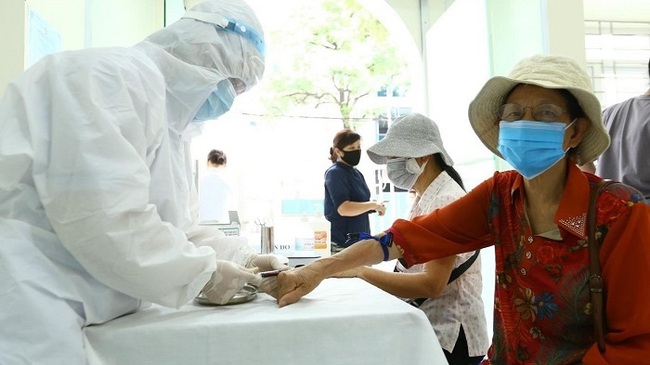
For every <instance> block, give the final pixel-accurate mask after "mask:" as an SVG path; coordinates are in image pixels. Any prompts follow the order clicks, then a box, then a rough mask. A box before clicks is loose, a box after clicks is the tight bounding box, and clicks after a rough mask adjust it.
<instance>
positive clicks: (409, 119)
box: [367, 113, 454, 166]
mask: <svg viewBox="0 0 650 365" xmlns="http://www.w3.org/2000/svg"><path fill="white" fill-rule="evenodd" d="M367 152H368V157H370V159H371V160H372V161H373V162H374V163H376V164H380V165H381V164H385V163H386V161H387V160H388V157H413V158H415V157H422V156H429V155H433V154H436V153H440V154H441V155H442V159H443V160H444V161H445V163H446V164H447V165H449V166H453V164H454V161H452V159H451V157H449V155H448V154H447V151H445V148H444V146H443V145H442V138H441V137H440V131H439V130H438V126H437V125H436V123H435V122H434V121H433V120H431V119H429V118H427V117H425V116H424V115H422V114H419V113H413V114H409V115H406V116H404V117H401V118H399V119H397V120H395V122H394V123H393V124H392V125H391V126H390V128H388V132H387V133H386V137H384V139H382V140H381V141H379V142H377V143H375V144H374V145H373V146H371V147H370V148H368V150H367Z"/></svg>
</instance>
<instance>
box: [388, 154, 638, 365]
mask: <svg viewBox="0 0 650 365" xmlns="http://www.w3.org/2000/svg"><path fill="white" fill-rule="evenodd" d="M568 170H569V171H568V175H567V181H566V186H565V189H564V193H563V196H562V199H561V202H560V205H559V208H558V211H557V212H556V215H555V223H556V224H557V226H558V231H559V232H555V234H551V233H549V234H544V235H533V234H532V233H531V229H530V226H529V224H528V221H527V218H526V215H525V212H524V196H525V194H524V185H523V179H522V177H521V175H519V174H518V173H517V172H515V171H508V172H503V173H500V172H497V173H495V174H494V176H493V177H492V178H491V179H488V180H486V181H485V182H483V183H482V184H481V185H479V186H478V187H476V188H475V189H474V190H472V191H470V192H469V193H468V194H467V195H465V196H464V197H462V198H460V199H459V200H457V201H455V202H454V203H451V204H450V205H447V206H445V207H443V208H441V209H438V210H436V211H434V212H432V213H430V214H428V215H425V216H421V217H417V218H414V219H413V220H412V221H407V220H398V221H396V222H395V223H394V224H393V226H392V227H391V228H390V229H388V230H387V232H392V233H393V241H394V243H395V244H396V245H397V246H398V248H399V249H400V250H401V252H402V255H403V259H404V261H406V263H407V264H408V265H412V264H416V263H423V262H427V261H429V260H431V259H436V258H440V257H445V256H449V255H451V254H456V253H459V252H467V251H472V250H476V249H479V248H483V247H488V246H492V245H494V248H495V255H496V283H495V301H494V326H493V339H492V345H491V347H490V349H489V351H488V359H486V360H485V361H484V364H500V365H501V364H540V365H541V364H544V365H552V364H580V363H581V362H582V363H584V364H626V365H627V364H650V206H648V205H646V204H643V203H639V201H641V200H642V199H643V197H642V196H640V194H637V192H636V191H634V190H632V189H628V188H626V187H622V186H619V188H617V189H614V190H613V191H606V192H604V193H602V194H601V195H600V197H599V200H598V204H597V206H598V214H597V225H598V230H599V231H601V232H606V233H607V235H606V237H605V240H604V241H603V245H602V247H601V250H600V261H601V265H602V273H603V279H604V285H605V295H606V297H605V308H606V321H607V330H608V331H607V333H606V351H605V352H604V353H600V352H599V351H598V348H597V346H596V345H595V340H594V330H593V318H592V315H591V304H590V295H589V283H588V276H589V265H588V262H589V252H588V248H587V243H586V236H587V224H586V217H587V212H586V211H587V205H588V202H589V189H590V186H593V185H594V184H595V183H597V182H598V181H599V180H600V178H598V177H596V176H594V175H591V174H585V173H583V172H582V171H580V170H579V169H578V168H577V167H576V166H574V165H573V164H570V166H569V169H568ZM616 186H618V185H616ZM558 233H559V236H558ZM547 237H550V238H547ZM432 242H435V244H432Z"/></svg>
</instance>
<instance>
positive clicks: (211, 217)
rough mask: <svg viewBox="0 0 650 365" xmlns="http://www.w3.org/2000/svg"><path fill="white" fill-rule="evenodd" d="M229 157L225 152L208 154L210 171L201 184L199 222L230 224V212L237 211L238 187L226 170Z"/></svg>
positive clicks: (215, 151)
mask: <svg viewBox="0 0 650 365" xmlns="http://www.w3.org/2000/svg"><path fill="white" fill-rule="evenodd" d="M227 165H228V157H227V156H226V154H225V153H224V152H223V151H220V150H212V151H210V153H208V169H207V170H206V172H205V174H204V176H203V177H202V178H201V181H200V183H199V205H200V213H199V221H200V222H201V223H206V222H211V223H220V224H228V223H230V216H229V215H228V211H231V210H237V185H236V184H235V182H234V178H233V177H232V176H231V175H230V174H229V173H228V171H227V170H226V166H227Z"/></svg>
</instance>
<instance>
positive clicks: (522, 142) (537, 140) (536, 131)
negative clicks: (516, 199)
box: [497, 120, 575, 180]
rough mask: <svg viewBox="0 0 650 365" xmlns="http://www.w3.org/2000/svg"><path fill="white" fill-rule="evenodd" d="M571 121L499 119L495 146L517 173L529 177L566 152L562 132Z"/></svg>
mask: <svg viewBox="0 0 650 365" xmlns="http://www.w3.org/2000/svg"><path fill="white" fill-rule="evenodd" d="M574 122H575V120H574V121H573V122H571V123H569V125H566V124H565V123H562V122H537V121H530V120H518V121H514V122H506V121H501V122H500V123H499V145H498V146H497V149H498V150H499V152H501V155H502V156H503V158H504V159H505V160H506V161H508V163H509V164H510V165H512V167H514V168H515V170H517V172H519V173H520V174H521V175H522V176H523V177H525V178H526V179H528V180H530V179H533V178H535V177H537V176H539V175H540V174H541V173H543V172H544V171H546V170H548V169H549V168H551V166H553V165H555V164H556V163H557V162H558V161H560V160H561V159H562V158H563V157H564V156H565V155H566V150H564V149H562V144H563V143H564V131H565V130H567V128H569V127H570V126H571V124H573V123H574ZM567 150H568V148H567Z"/></svg>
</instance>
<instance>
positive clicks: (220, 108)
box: [192, 80, 237, 122]
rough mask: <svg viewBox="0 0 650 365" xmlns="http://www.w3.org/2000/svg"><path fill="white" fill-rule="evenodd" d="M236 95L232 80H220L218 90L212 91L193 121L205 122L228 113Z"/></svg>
mask: <svg viewBox="0 0 650 365" xmlns="http://www.w3.org/2000/svg"><path fill="white" fill-rule="evenodd" d="M236 95H237V94H236V93H235V88H234V87H233V85H232V83H231V82H230V80H222V81H220V82H219V83H218V84H217V88H216V90H214V91H213V92H212V93H210V95H209V96H208V99H207V100H206V101H205V102H204V103H203V105H201V107H200V108H199V111H198V112H197V113H196V116H194V119H193V120H192V121H193V122H204V121H206V120H213V119H217V118H218V117H220V116H222V115H224V114H226V112H228V110H230V107H231V106H232V103H233V102H234V101H235V96H236Z"/></svg>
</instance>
